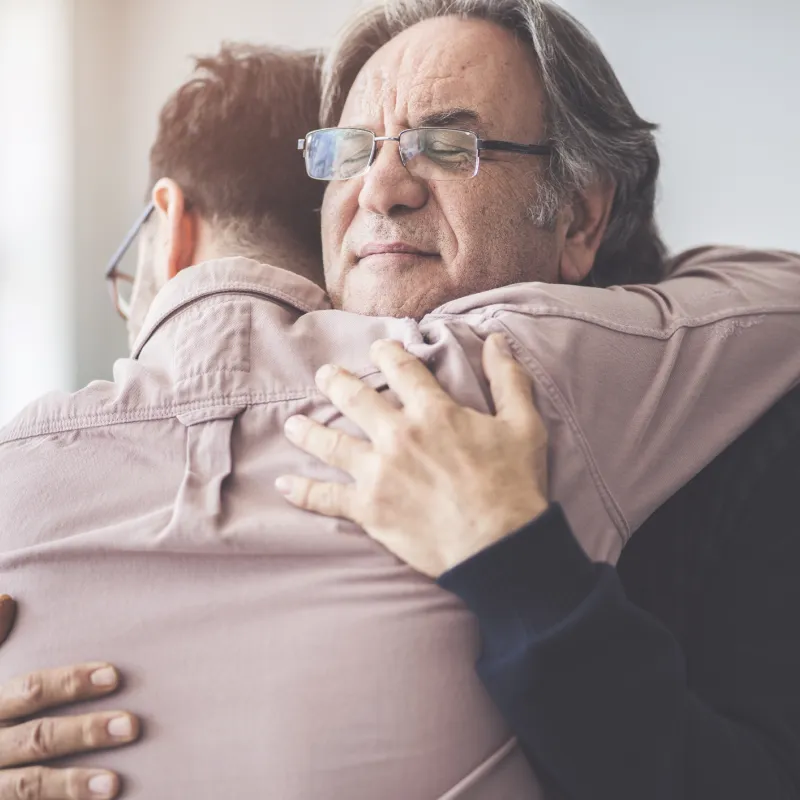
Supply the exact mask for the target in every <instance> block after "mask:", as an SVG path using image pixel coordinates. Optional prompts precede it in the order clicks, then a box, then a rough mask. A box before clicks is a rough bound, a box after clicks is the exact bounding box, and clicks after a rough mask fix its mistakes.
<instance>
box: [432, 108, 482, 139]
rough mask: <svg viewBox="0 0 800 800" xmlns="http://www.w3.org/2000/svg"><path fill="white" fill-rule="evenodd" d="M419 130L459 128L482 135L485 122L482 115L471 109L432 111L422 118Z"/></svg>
mask: <svg viewBox="0 0 800 800" xmlns="http://www.w3.org/2000/svg"><path fill="white" fill-rule="evenodd" d="M416 127H418V128H457V127H463V128H466V129H467V130H469V131H471V132H473V133H477V134H478V135H482V131H483V120H482V119H481V115H480V114H479V113H478V112H477V111H475V110H473V109H471V108H447V109H444V110H443V111H432V112H431V113H430V114H424V115H423V116H422V117H420V119H419V122H418V123H417V125H416Z"/></svg>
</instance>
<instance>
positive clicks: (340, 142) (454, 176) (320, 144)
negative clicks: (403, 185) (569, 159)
mask: <svg viewBox="0 0 800 800" xmlns="http://www.w3.org/2000/svg"><path fill="white" fill-rule="evenodd" d="M378 142H397V143H398V145H399V150H400V160H401V161H402V162H403V166H404V167H405V168H406V169H407V170H408V171H409V172H410V173H411V174H412V175H414V176H415V177H417V178H422V179H423V180H434V181H453V180H463V179H465V178H474V177H475V176H476V175H477V174H478V169H479V168H480V162H481V152H482V151H484V150H495V151H503V152H506V153H520V154H522V155H528V156H547V155H551V154H552V152H553V148H552V146H551V145H549V144H520V143H518V142H504V141H500V140H498V139H480V138H479V137H478V136H477V134H475V133H471V132H470V131H460V130H455V129H453V128H411V129H409V130H405V131H401V132H400V133H399V134H398V135H397V136H376V135H375V134H374V133H373V132H372V131H370V130H366V129H365V128H322V129H320V130H317V131H311V133H308V134H306V136H305V138H304V139H300V140H298V142H297V149H298V150H302V151H303V156H304V158H305V162H306V171H307V172H308V175H309V177H311V178H314V179H315V180H318V181H346V180H350V179H351V178H360V177H361V176H362V175H365V174H366V173H367V172H368V171H369V168H370V167H371V166H372V164H373V162H374V161H375V156H376V153H377V148H378Z"/></svg>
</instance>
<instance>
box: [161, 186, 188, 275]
mask: <svg viewBox="0 0 800 800" xmlns="http://www.w3.org/2000/svg"><path fill="white" fill-rule="evenodd" d="M153 203H154V204H155V207H156V213H157V214H158V217H159V224H160V225H162V226H163V227H164V230H165V232H166V236H165V237H164V242H165V247H166V265H167V280H172V279H173V278H174V277H175V276H176V275H177V274H178V273H179V272H180V271H181V270H182V269H186V267H191V266H192V265H193V264H194V263H195V257H194V256H195V250H196V249H197V235H198V229H197V218H196V216H195V214H194V213H193V212H192V211H190V210H189V209H188V208H187V206H186V197H185V196H184V194H183V190H182V189H181V187H180V186H179V185H178V184H177V183H176V182H175V181H173V180H172V179H171V178H161V179H160V180H159V181H158V183H156V185H155V186H154V187H153Z"/></svg>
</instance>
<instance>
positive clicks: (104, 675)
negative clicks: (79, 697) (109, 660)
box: [89, 667, 117, 686]
mask: <svg viewBox="0 0 800 800" xmlns="http://www.w3.org/2000/svg"><path fill="white" fill-rule="evenodd" d="M89 680H90V681H91V682H92V684H93V685H94V686H114V684H116V682H117V671H116V670H115V669H114V668H113V667H101V668H100V669H96V670H95V671H94V672H93V673H92V674H91V675H90V676H89Z"/></svg>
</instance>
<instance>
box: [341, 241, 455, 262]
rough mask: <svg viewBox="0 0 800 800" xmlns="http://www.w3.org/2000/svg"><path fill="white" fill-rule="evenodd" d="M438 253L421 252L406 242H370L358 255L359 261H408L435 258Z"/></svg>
mask: <svg viewBox="0 0 800 800" xmlns="http://www.w3.org/2000/svg"><path fill="white" fill-rule="evenodd" d="M438 255H439V254H438V253H433V252H430V251H427V250H421V249H420V248H419V247H414V246H413V245H410V244H407V243H406V242H370V243H369V244H366V245H364V246H363V247H361V248H360V249H359V250H358V252H357V253H356V257H357V258H358V260H359V261H362V260H364V259H367V258H373V257H381V258H386V259H387V260H393V261H398V260H400V261H408V260H413V259H415V258H420V257H423V258H434V257H436V256H438Z"/></svg>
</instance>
